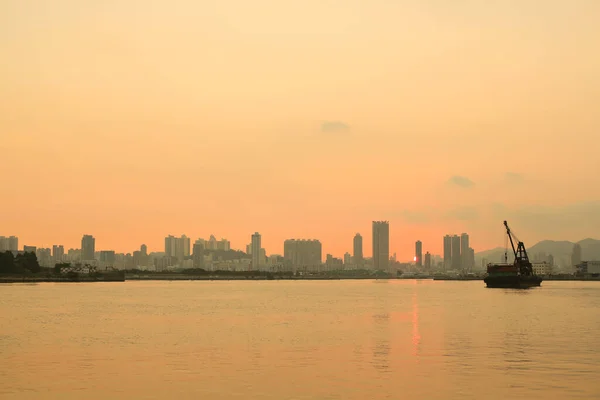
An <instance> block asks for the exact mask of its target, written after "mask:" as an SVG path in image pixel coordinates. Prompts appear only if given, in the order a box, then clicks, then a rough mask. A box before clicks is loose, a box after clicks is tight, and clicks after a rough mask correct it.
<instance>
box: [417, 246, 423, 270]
mask: <svg viewBox="0 0 600 400" xmlns="http://www.w3.org/2000/svg"><path fill="white" fill-rule="evenodd" d="M415 264H416V265H417V267H421V266H422V265H423V243H421V241H420V240H417V242H416V243H415Z"/></svg>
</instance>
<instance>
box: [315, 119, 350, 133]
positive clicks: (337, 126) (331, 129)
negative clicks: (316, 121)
mask: <svg viewBox="0 0 600 400" xmlns="http://www.w3.org/2000/svg"><path fill="white" fill-rule="evenodd" d="M349 130H350V126H348V125H347V124H346V123H344V122H342V121H324V122H323V123H322V124H321V132H325V133H337V132H348V131H349Z"/></svg>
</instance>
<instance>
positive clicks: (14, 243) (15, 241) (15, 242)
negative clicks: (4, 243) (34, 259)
mask: <svg viewBox="0 0 600 400" xmlns="http://www.w3.org/2000/svg"><path fill="white" fill-rule="evenodd" d="M8 251H19V238H18V237H16V236H9V238H8Z"/></svg>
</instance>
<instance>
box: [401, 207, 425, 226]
mask: <svg viewBox="0 0 600 400" xmlns="http://www.w3.org/2000/svg"><path fill="white" fill-rule="evenodd" d="M401 217H402V219H403V220H404V222H406V223H408V224H426V223H428V222H429V221H430V219H429V216H428V215H427V214H426V213H424V212H420V211H408V210H404V211H402V212H401Z"/></svg>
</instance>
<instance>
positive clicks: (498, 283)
mask: <svg viewBox="0 0 600 400" xmlns="http://www.w3.org/2000/svg"><path fill="white" fill-rule="evenodd" d="M504 226H505V227H506V234H507V236H508V239H510V245H511V247H512V250H513V253H514V256H515V262H514V263H513V264H509V263H507V262H506V261H507V258H508V257H507V255H506V253H505V255H504V261H505V262H504V263H502V264H488V266H487V276H486V277H485V278H484V279H483V281H484V282H485V284H486V285H487V287H489V288H516V289H520V288H529V287H532V286H540V284H541V283H542V278H541V277H539V276H536V275H535V274H534V272H533V267H532V265H531V262H530V261H529V257H528V256H527V250H525V245H524V244H523V242H521V241H519V240H518V239H517V237H516V236H515V235H514V234H513V233H512V232H511V231H510V228H509V227H508V223H507V222H506V221H504ZM513 239H514V240H513ZM515 242H517V247H516V248H515Z"/></svg>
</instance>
